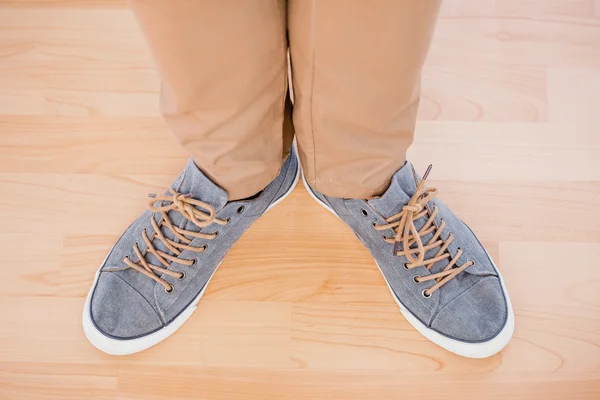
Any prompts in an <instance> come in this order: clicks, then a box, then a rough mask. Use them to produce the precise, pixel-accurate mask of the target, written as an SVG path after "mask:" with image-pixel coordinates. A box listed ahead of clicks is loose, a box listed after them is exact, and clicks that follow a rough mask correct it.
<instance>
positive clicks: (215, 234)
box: [213, 231, 219, 239]
mask: <svg viewBox="0 0 600 400" xmlns="http://www.w3.org/2000/svg"><path fill="white" fill-rule="evenodd" d="M217 236H219V231H216V232H215V233H214V236H213V239H214V238H216V237H217Z"/></svg>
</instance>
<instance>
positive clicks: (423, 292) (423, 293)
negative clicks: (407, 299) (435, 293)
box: [421, 289, 431, 299]
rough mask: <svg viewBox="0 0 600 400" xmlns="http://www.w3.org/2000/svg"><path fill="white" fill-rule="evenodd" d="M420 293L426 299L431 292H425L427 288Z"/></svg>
mask: <svg viewBox="0 0 600 400" xmlns="http://www.w3.org/2000/svg"><path fill="white" fill-rule="evenodd" d="M421 294H422V295H423V297H425V298H426V299H428V298H430V297H431V293H430V294H427V289H425V290H423V291H422V292H421Z"/></svg>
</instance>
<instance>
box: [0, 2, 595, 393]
mask: <svg viewBox="0 0 600 400" xmlns="http://www.w3.org/2000/svg"><path fill="white" fill-rule="evenodd" d="M158 87H159V85H158V80H157V76H156V73H155V71H154V69H153V68H152V64H151V59H150V56H149V54H148V52H147V50H146V48H145V46H144V43H143V40H142V37H141V35H140V33H139V32H138V28H137V26H136V24H135V22H134V19H133V17H132V16H131V15H130V13H129V12H128V10H127V8H126V6H125V4H123V2H122V1H119V0H89V1H84V0H79V1H77V0H0V224H1V229H0V255H1V256H2V258H3V261H2V263H1V266H0V309H1V310H2V311H0V399H3V400H4V399H18V400H24V399H44V400H45V399H77V400H79V399H175V400H178V399H192V398H201V399H227V400H235V399H243V400H252V399H261V400H266V399H291V400H295V399H311V400H314V399H343V400H353V399H404V398H414V399H439V398H444V399H454V398H457V399H458V398H460V399H465V398H476V399H584V398H585V399H600V289H599V286H598V285H599V283H600V1H598V0H596V1H594V0H527V1H525V0H477V1H467V0H446V2H445V4H444V7H443V11H442V15H441V20H440V23H439V27H438V30H437V33H436V37H435V41H434V44H433V48H432V51H431V56H430V58H429V60H428V64H427V67H426V71H425V79H424V97H425V98H424V100H423V103H422V108H421V113H420V122H419V125H418V133H417V139H416V143H415V145H414V146H413V148H412V149H411V155H410V157H411V159H412V160H413V161H414V162H415V163H416V165H417V166H418V167H419V168H423V167H424V166H425V165H426V164H428V163H430V162H433V163H434V170H433V172H432V175H431V178H430V180H431V184H432V185H435V186H437V187H438V188H439V189H440V191H441V195H442V198H443V199H444V200H445V201H446V202H447V203H448V204H449V205H450V206H451V207H452V208H453V209H454V210H455V211H456V213H457V214H458V215H460V216H461V217H462V218H463V219H465V220H466V221H467V222H468V223H469V224H470V225H471V226H472V227H473V228H474V230H475V231H476V232H477V233H478V234H479V235H480V238H481V239H482V240H483V242H484V243H485V244H486V245H487V247H488V249H489V250H490V253H491V254H492V256H493V257H494V259H495V260H496V261H497V262H498V264H499V266H500V268H501V270H502V272H503V274H504V276H505V279H506V281H507V282H506V283H507V286H508V288H509V290H510V294H511V297H512V300H513V303H514V307H515V312H516V332H515V336H514V339H513V340H512V342H511V343H510V344H509V346H508V347H507V348H506V349H505V350H504V351H503V352H502V353H500V354H498V355H496V356H494V357H492V358H489V359H485V360H469V359H464V358H460V357H458V356H455V355H453V354H450V353H448V352H446V351H444V350H442V349H440V348H438V347H436V346H435V345H433V344H431V343H429V342H428V341H427V340H425V339H424V338H423V337H421V335H419V334H418V333H417V332H416V331H415V330H414V329H413V328H412V327H411V326H410V325H409V324H408V323H407V322H406V321H405V320H404V318H403V317H402V316H401V314H400V313H399V312H398V309H397V306H396V304H395V303H394V301H393V300H392V297H391V296H390V293H389V291H388V290H387V288H386V286H385V283H384V281H383V279H382V277H381V276H380V274H379V272H378V271H377V269H376V267H375V264H374V262H373V261H372V259H371V258H370V257H369V255H368V253H367V251H366V250H365V249H364V248H363V247H362V245H360V243H359V242H358V241H357V240H356V238H355V237H354V235H353V234H352V233H351V232H350V231H349V230H348V229H347V228H346V227H345V226H344V225H343V224H342V223H341V222H339V221H337V220H336V219H335V218H334V217H333V216H331V215H329V214H328V213H327V212H326V211H325V210H323V209H322V208H320V207H319V206H318V205H317V204H315V203H314V202H313V201H312V200H311V198H310V197H309V196H308V194H307V193H306V191H305V190H304V188H302V187H300V186H299V187H298V188H297V189H296V190H295V191H294V192H293V194H292V195H291V196H290V197H289V198H288V200H286V201H285V202H284V203H282V205H281V206H278V207H277V208H275V209H274V210H273V211H272V212H270V213H269V214H268V215H266V216H265V217H264V218H263V219H261V220H260V221H259V222H258V223H257V224H256V225H255V226H253V227H252V228H251V229H250V231H249V232H248V233H247V234H246V235H245V236H244V237H243V238H242V239H241V240H240V242H239V243H238V244H236V246H235V247H234V248H233V250H232V251H231V253H230V255H229V256H228V257H227V258H226V261H225V262H224V263H223V265H222V266H221V268H220V269H219V272H218V273H217V274H216V275H215V278H214V279H213V281H212V283H211V286H210V287H209V290H208V293H207V295H206V297H205V298H204V300H203V301H202V302H201V303H200V306H199V308H198V310H197V311H196V313H195V314H194V316H193V317H192V318H191V319H190V321H189V322H188V323H187V324H186V325H185V326H184V327H183V328H182V329H181V330H180V331H178V332H177V333H176V334H175V335H174V336H173V337H171V338H170V339H169V340H167V341H166V342H164V343H162V344H160V345H158V346H156V347H155V348H152V349H150V350H148V351H146V352H143V353H141V354H137V355H133V356H128V357H120V358H115V357H109V356H107V355H104V354H102V353H100V352H99V351H97V350H96V349H94V348H93V347H92V346H91V345H90V344H89V343H88V342H87V341H86V339H85V337H84V335H83V332H82V329H81V323H80V318H81V311H82V306H83V299H84V296H85V294H86V292H87V290H88V287H89V285H90V283H91V281H92V277H93V274H94V272H95V270H96V268H97V266H98V265H99V263H100V262H101V260H102V259H103V257H104V255H105V254H106V252H107V251H108V249H109V248H110V247H111V245H112V243H113V242H114V241H115V240H116V239H117V238H118V237H119V234H120V233H121V232H122V231H123V230H124V228H125V227H127V225H128V224H129V222H130V221H131V220H132V219H133V218H134V217H136V216H137V214H138V213H140V212H141V211H142V210H143V209H144V207H145V205H146V197H145V196H146V194H147V193H150V192H157V191H159V190H161V189H162V188H164V187H165V186H166V185H168V184H169V183H170V182H171V180H172V179H173V177H174V176H175V175H176V174H177V173H178V171H179V170H180V169H181V168H182V167H183V166H184V163H185V161H186V153H185V151H184V150H182V149H181V148H180V147H179V146H178V144H177V143H176V141H175V139H174V138H173V137H172V136H171V135H170V133H169V131H168V130H167V129H166V127H165V125H164V123H163V122H162V121H161V119H160V116H159V115H158V112H157V91H158Z"/></svg>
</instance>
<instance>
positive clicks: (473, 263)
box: [467, 260, 475, 267]
mask: <svg viewBox="0 0 600 400" xmlns="http://www.w3.org/2000/svg"><path fill="white" fill-rule="evenodd" d="M467 262H470V263H471V267H472V266H473V265H475V261H473V260H467Z"/></svg>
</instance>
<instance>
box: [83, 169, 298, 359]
mask: <svg viewBox="0 0 600 400" xmlns="http://www.w3.org/2000/svg"><path fill="white" fill-rule="evenodd" d="M299 178H300V163H299V162H298V168H297V169H296V177H295V178H294V182H292V185H291V186H290V188H289V189H288V191H287V192H285V193H284V194H283V196H281V197H280V198H279V199H277V200H276V201H275V202H273V204H271V205H270V206H269V207H268V208H267V209H266V210H265V212H264V213H263V215H264V214H266V213H267V212H268V211H269V210H271V209H272V208H273V207H275V206H276V205H277V204H279V203H281V202H282V201H283V200H284V199H285V198H286V197H287V196H289V194H290V193H292V191H293V190H294V188H295V187H296V185H297V184H298V179H299ZM109 254H110V252H109ZM106 257H108V255H107V256H106ZM105 261H106V258H105V259H104V261H103V262H102V264H101V267H100V268H99V269H98V271H97V272H96V276H95V277H94V283H93V284H92V287H91V288H90V291H89V292H88V295H87V298H86V299H85V305H84V307H83V317H82V324H83V331H84V333H85V336H86V337H87V338H88V340H89V341H90V343H91V344H92V345H93V346H94V347H96V348H97V349H98V350H100V351H103V352H104V353H107V354H111V355H115V356H119V355H126V354H133V353H137V352H139V351H142V350H146V349H148V348H150V347H152V346H154V345H156V344H158V343H160V342H162V341H163V340H165V339H166V338H168V337H169V336H171V335H172V334H173V333H175V331H176V330H177V329H179V328H180V327H181V326H182V325H183V324H184V323H185V321H187V320H188V318H190V317H191V315H192V314H193V313H194V311H196V308H197V305H198V302H199V301H200V299H201V298H202V296H203V295H204V292H205V291H206V288H207V287H208V284H209V283H210V280H211V279H212V277H213V276H214V274H215V272H217V269H219V266H220V265H221V263H219V265H217V268H215V270H214V272H213V273H212V275H211V276H210V278H209V279H208V281H207V282H206V284H205V285H204V288H203V289H202V290H201V291H200V293H199V294H198V296H196V298H195V299H194V300H193V301H192V302H191V303H190V305H188V306H187V308H186V309H185V310H184V311H183V312H182V313H181V314H179V315H178V316H177V318H175V319H174V320H173V321H172V322H171V323H170V324H169V325H167V326H165V327H164V328H162V329H160V330H158V331H156V332H154V333H151V334H149V335H147V336H143V337H140V338H136V339H113V338H111V337H108V336H106V335H104V334H103V333H102V332H101V331H99V330H98V328H96V326H95V325H94V323H93V322H92V318H91V309H90V303H91V299H92V293H93V292H94V288H95V287H96V283H97V282H98V278H99V277H100V269H101V268H102V265H104V262H105Z"/></svg>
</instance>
